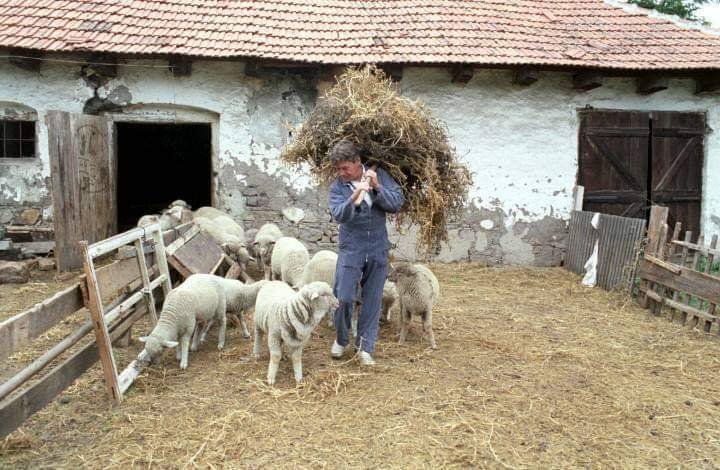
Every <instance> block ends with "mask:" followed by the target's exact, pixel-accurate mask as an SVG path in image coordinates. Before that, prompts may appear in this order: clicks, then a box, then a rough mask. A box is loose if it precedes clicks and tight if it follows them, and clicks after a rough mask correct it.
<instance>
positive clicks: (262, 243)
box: [253, 237, 275, 261]
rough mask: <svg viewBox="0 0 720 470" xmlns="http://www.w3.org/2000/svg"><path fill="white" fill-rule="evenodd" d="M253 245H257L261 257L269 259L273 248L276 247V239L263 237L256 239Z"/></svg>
mask: <svg viewBox="0 0 720 470" xmlns="http://www.w3.org/2000/svg"><path fill="white" fill-rule="evenodd" d="M253 246H254V247H255V252H256V253H257V254H258V256H260V259H262V260H268V261H269V260H270V257H271V256H272V252H273V248H275V240H271V239H268V238H263V237H261V238H259V239H258V240H255V243H253Z"/></svg>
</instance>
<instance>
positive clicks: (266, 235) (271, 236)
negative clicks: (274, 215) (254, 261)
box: [253, 223, 283, 279]
mask: <svg viewBox="0 0 720 470" xmlns="http://www.w3.org/2000/svg"><path fill="white" fill-rule="evenodd" d="M282 236H283V234H282V231H280V227H278V226H277V225H275V224H273V223H267V224H264V225H263V226H262V227H260V230H258V232H257V234H256V235H255V239H254V242H253V247H254V249H255V252H256V253H257V254H258V255H259V256H260V264H261V265H262V268H263V270H264V272H265V279H270V278H271V274H272V269H271V267H270V261H271V258H272V252H273V248H274V247H275V243H276V242H277V241H278V240H279V239H280V238H282Z"/></svg>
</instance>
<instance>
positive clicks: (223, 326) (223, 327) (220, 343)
mask: <svg viewBox="0 0 720 470" xmlns="http://www.w3.org/2000/svg"><path fill="white" fill-rule="evenodd" d="M226 329H227V316H226V315H225V310H224V309H223V311H222V313H221V314H220V332H219V333H218V349H222V348H224V347H225V330H226Z"/></svg>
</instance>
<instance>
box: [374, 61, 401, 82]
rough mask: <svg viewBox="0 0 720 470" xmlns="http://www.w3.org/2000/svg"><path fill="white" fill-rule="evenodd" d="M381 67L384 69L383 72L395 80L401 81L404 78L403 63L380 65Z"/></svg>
mask: <svg viewBox="0 0 720 470" xmlns="http://www.w3.org/2000/svg"><path fill="white" fill-rule="evenodd" d="M380 68H381V69H382V70H383V72H385V75H387V76H388V77H389V78H390V80H392V81H393V82H399V81H400V80H402V76H403V66H402V64H383V65H381V66H380Z"/></svg>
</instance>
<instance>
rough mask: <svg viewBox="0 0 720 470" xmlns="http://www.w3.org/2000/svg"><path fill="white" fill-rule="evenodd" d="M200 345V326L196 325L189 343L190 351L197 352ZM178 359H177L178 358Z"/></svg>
mask: <svg viewBox="0 0 720 470" xmlns="http://www.w3.org/2000/svg"><path fill="white" fill-rule="evenodd" d="M199 344H200V325H196V326H195V329H194V330H193V334H192V340H191V341H190V351H193V352H195V351H197V350H198V345H199ZM178 359H179V358H178Z"/></svg>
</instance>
